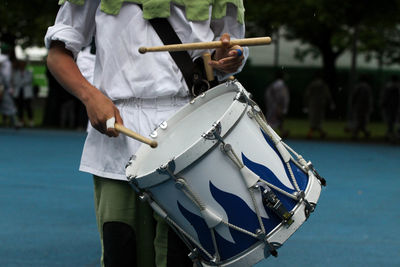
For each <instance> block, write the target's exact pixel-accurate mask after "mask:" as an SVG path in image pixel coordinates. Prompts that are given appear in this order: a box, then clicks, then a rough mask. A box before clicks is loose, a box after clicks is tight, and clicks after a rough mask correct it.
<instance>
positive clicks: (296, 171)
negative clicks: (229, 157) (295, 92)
mask: <svg viewBox="0 0 400 267" xmlns="http://www.w3.org/2000/svg"><path fill="white" fill-rule="evenodd" d="M260 130H261V129H260ZM261 132H262V134H263V136H264V139H265V140H266V141H267V143H268V145H269V146H270V147H271V148H272V149H273V150H274V151H275V153H276V154H277V155H278V156H279V158H280V159H281V162H282V164H283V167H284V169H285V172H286V175H287V176H288V177H290V173H289V169H288V167H287V166H286V164H285V163H284V161H283V159H282V156H281V155H280V153H279V152H278V150H277V149H276V147H275V145H274V143H273V142H272V140H271V139H270V138H269V137H268V136H267V135H266V134H265V133H264V131H262V130H261ZM242 160H243V164H244V165H245V166H246V167H247V168H249V169H250V170H251V171H252V172H254V173H255V174H257V175H258V176H259V177H260V178H261V179H262V180H264V181H267V182H269V183H271V184H273V185H275V186H277V187H279V188H280V189H283V190H285V191H286V192H289V193H294V192H295V190H293V189H290V188H288V187H286V186H285V185H284V184H282V182H281V181H280V180H279V179H278V177H276V175H275V174H274V173H273V172H272V171H271V170H270V169H269V168H268V167H266V166H264V165H262V164H259V163H256V162H254V161H251V160H250V159H249V158H248V157H246V155H245V154H244V153H242ZM289 165H290V167H291V168H292V171H293V175H294V177H295V179H296V181H297V184H298V185H299V188H300V189H301V190H305V189H306V187H307V184H308V176H307V175H306V174H305V173H304V172H303V170H301V169H300V168H299V167H298V166H297V165H296V164H294V163H293V162H292V161H290V162H289ZM289 181H290V182H291V183H292V181H291V179H289ZM272 190H273V189H272ZM274 193H275V194H276V195H277V197H278V198H279V199H280V200H281V202H282V203H283V205H284V206H285V207H286V208H287V209H288V210H292V209H293V208H294V207H295V206H296V204H297V202H296V201H295V200H293V199H291V198H289V197H287V196H285V195H283V194H281V193H279V192H278V191H275V190H274Z"/></svg>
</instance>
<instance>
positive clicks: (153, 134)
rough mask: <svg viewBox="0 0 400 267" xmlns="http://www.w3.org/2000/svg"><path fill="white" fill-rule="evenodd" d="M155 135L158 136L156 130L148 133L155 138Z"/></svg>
mask: <svg viewBox="0 0 400 267" xmlns="http://www.w3.org/2000/svg"><path fill="white" fill-rule="evenodd" d="M157 136H158V133H157V131H153V132H152V133H151V134H150V137H151V138H154V139H155V138H157Z"/></svg>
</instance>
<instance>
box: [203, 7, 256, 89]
mask: <svg viewBox="0 0 400 267" xmlns="http://www.w3.org/2000/svg"><path fill="white" fill-rule="evenodd" d="M211 29H212V30H213V32H214V35H215V38H214V41H219V39H220V38H221V36H222V34H224V33H229V35H230V37H231V39H233V40H234V39H242V38H244V34H245V25H244V24H240V23H239V22H238V21H237V8H236V7H235V6H234V5H230V4H228V5H227V8H226V16H225V17H223V18H221V19H214V20H212V21H211ZM243 56H244V60H243V63H242V65H241V66H240V67H239V69H238V70H237V71H236V72H235V73H224V72H220V71H217V70H215V74H216V75H217V78H218V80H220V81H222V80H226V79H227V78H228V77H229V76H231V75H234V74H237V73H239V72H241V71H242V69H243V67H244V65H245V64H246V60H247V58H248V57H249V48H248V47H243Z"/></svg>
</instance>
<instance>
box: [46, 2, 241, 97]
mask: <svg viewBox="0 0 400 267" xmlns="http://www.w3.org/2000/svg"><path fill="white" fill-rule="evenodd" d="M99 5H100V1H99V0H90V1H85V4H84V6H77V5H74V4H71V3H69V2H66V3H65V4H64V5H63V6H62V7H61V9H60V11H59V13H58V15H57V18H56V22H55V25H54V26H52V27H50V28H49V29H48V31H47V34H46V37H45V44H46V47H49V46H50V42H51V40H60V41H63V42H64V43H66V47H67V49H69V50H71V51H72V52H73V54H74V55H75V57H76V55H77V54H78V53H79V51H81V49H82V47H84V46H87V45H89V43H90V41H91V40H92V37H93V35H94V33H96V56H97V62H96V68H95V71H94V86H96V87H97V88H99V89H100V90H101V91H102V92H103V93H105V95H107V96H108V97H110V98H111V99H112V100H116V99H127V98H132V97H137V98H154V97H159V96H170V95H181V96H184V95H187V86H186V84H185V82H184V79H183V77H182V74H181V72H180V71H179V69H178V67H177V66H176V64H175V63H174V61H173V59H172V58H171V56H170V55H169V53H168V52H160V53H146V54H143V55H142V54H139V52H138V48H139V47H141V46H159V45H162V41H161V40H160V38H159V37H158V36H157V34H156V33H155V31H154V29H153V28H152V26H151V25H150V23H149V22H148V21H147V20H144V19H143V18H142V10H141V9H140V8H139V6H138V5H136V4H134V3H124V4H123V6H122V8H121V10H120V12H119V14H118V15H109V14H106V13H104V12H102V11H100V7H99ZM210 13H211V7H210ZM227 13H228V14H227V16H226V17H225V18H223V19H218V20H211V19H209V20H207V21H198V22H188V21H187V20H186V17H185V13H184V10H183V8H182V7H179V6H176V5H172V8H171V16H170V18H169V19H168V20H169V22H170V23H171V25H172V27H173V28H174V30H175V31H176V33H177V35H178V36H179V38H180V39H181V41H182V43H189V42H205V41H213V40H218V39H219V37H220V36H221V35H222V34H223V33H225V32H228V33H230V35H231V38H232V39H238V38H243V36H244V30H245V29H244V25H243V24H239V23H238V22H237V20H236V8H235V7H233V6H231V5H228V8H227ZM210 17H211V15H210ZM93 20H95V22H96V23H95V24H94V23H88V21H93ZM203 52H204V51H201V50H193V51H189V53H190V54H191V56H192V58H196V57H198V56H200V55H201V54H203ZM245 56H247V49H246V51H245ZM171 72H172V73H171Z"/></svg>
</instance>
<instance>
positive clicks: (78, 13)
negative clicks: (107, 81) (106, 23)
mask: <svg viewBox="0 0 400 267" xmlns="http://www.w3.org/2000/svg"><path fill="white" fill-rule="evenodd" d="M99 4H100V0H90V1H85V4H84V5H83V6H79V5H75V4H71V3H70V2H66V3H65V4H63V5H62V6H61V8H60V10H59V11H58V14H57V17H56V21H55V24H54V26H52V27H49V28H48V30H47V33H46V36H45V38H44V42H45V45H46V47H47V48H50V44H51V42H52V41H55V40H58V41H62V42H63V43H65V47H66V48H67V49H68V50H70V51H71V52H72V53H73V55H74V58H76V56H77V54H78V53H79V52H80V51H81V49H82V47H85V46H87V45H89V44H90V42H91V40H92V37H93V35H94V32H95V28H96V27H95V14H96V11H97V9H98V7H99Z"/></svg>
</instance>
